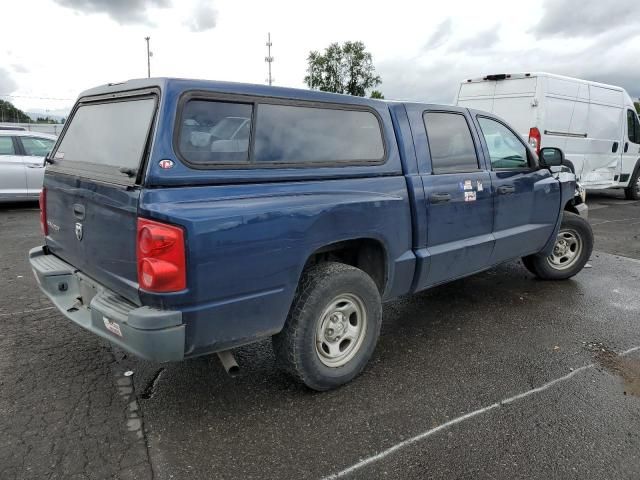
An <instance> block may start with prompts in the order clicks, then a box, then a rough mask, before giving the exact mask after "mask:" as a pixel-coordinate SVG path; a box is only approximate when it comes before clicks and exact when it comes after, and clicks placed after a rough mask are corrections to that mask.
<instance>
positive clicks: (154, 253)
mask: <svg viewBox="0 0 640 480" xmlns="http://www.w3.org/2000/svg"><path fill="white" fill-rule="evenodd" d="M184 250H185V245H184V232H183V230H182V228H180V227H176V226H175V225H167V224H165V223H160V222H155V221H153V220H147V219H145V218H139V219H138V242H137V256H138V283H139V284H140V288H142V289H144V290H147V291H150V292H158V293H166V292H177V291H179V290H184V289H185V288H186V287H187V271H186V270H187V269H186V262H185V253H184Z"/></svg>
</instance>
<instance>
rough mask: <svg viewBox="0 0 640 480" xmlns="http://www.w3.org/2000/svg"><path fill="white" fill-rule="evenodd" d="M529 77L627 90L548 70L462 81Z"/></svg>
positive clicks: (473, 81)
mask: <svg viewBox="0 0 640 480" xmlns="http://www.w3.org/2000/svg"><path fill="white" fill-rule="evenodd" d="M527 77H549V78H557V79H559V80H569V81H573V82H579V83H586V84H589V85H594V86H597V87H603V88H608V89H611V90H618V91H623V92H624V91H625V89H624V88H622V87H619V86H617V85H609V84H606V83H600V82H594V81H591V80H584V79H582V78H575V77H567V76H565V75H558V74H555V73H548V72H516V73H498V74H489V75H485V76H484V77H475V78H469V79H467V80H464V81H462V82H460V83H475V82H486V81H493V80H508V79H517V78H527Z"/></svg>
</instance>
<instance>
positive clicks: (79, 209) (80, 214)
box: [73, 203, 85, 220]
mask: <svg viewBox="0 0 640 480" xmlns="http://www.w3.org/2000/svg"><path fill="white" fill-rule="evenodd" d="M73 215H74V216H75V217H76V218H77V219H78V220H84V215H85V210H84V205H81V204H79V203H76V204H74V205H73Z"/></svg>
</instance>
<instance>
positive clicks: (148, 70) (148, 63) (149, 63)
mask: <svg viewBox="0 0 640 480" xmlns="http://www.w3.org/2000/svg"><path fill="white" fill-rule="evenodd" d="M150 38H151V37H144V39H145V40H146V41H147V78H151V52H150V51H149V39H150Z"/></svg>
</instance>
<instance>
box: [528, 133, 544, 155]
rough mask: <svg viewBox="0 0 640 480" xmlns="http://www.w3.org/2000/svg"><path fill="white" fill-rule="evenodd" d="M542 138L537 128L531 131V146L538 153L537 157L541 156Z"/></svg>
mask: <svg viewBox="0 0 640 480" xmlns="http://www.w3.org/2000/svg"><path fill="white" fill-rule="evenodd" d="M541 140H542V137H541V136H540V130H538V129H537V128H536V127H533V128H530V129H529V145H531V148H533V149H534V150H535V151H536V155H540V142H541Z"/></svg>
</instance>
